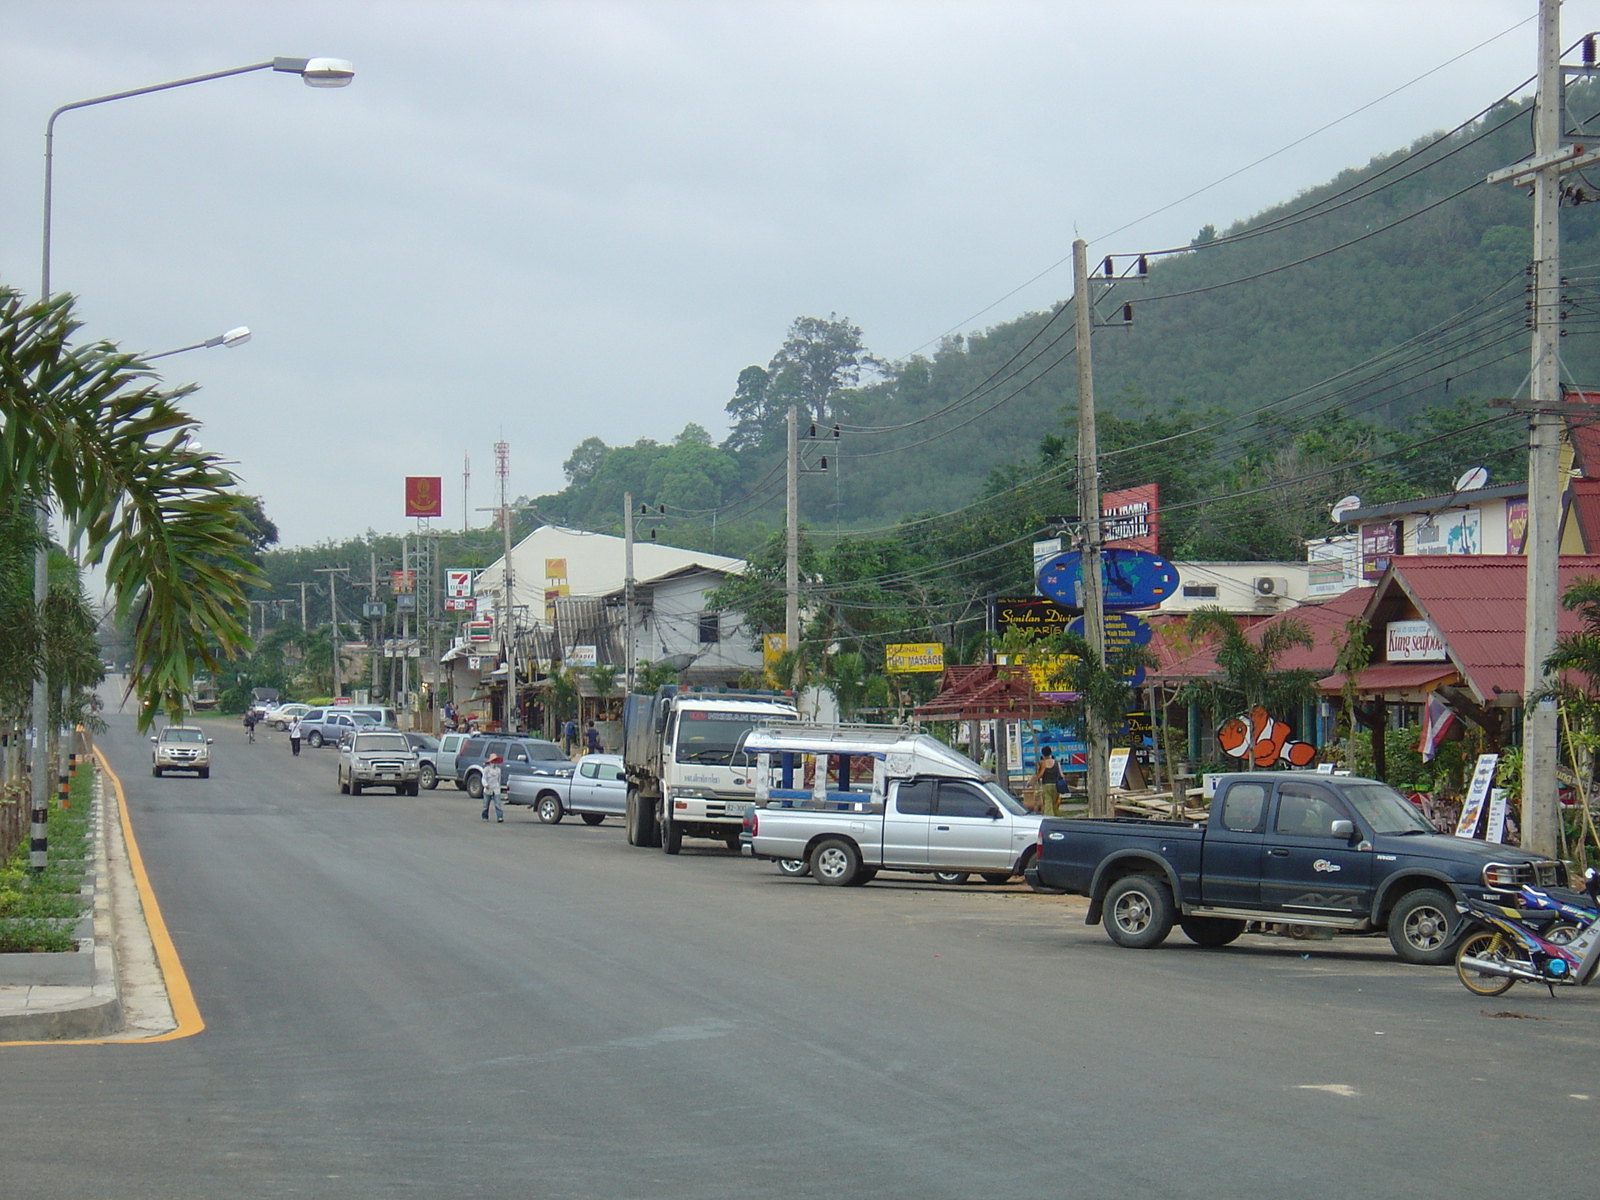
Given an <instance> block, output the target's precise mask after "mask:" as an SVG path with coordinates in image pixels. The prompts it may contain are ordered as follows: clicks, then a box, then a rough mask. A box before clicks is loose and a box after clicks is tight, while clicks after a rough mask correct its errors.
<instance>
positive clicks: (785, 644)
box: [761, 633, 789, 688]
mask: <svg viewBox="0 0 1600 1200" xmlns="http://www.w3.org/2000/svg"><path fill="white" fill-rule="evenodd" d="M788 649H789V635H788V634H784V633H764V634H762V635H761V667H762V674H764V675H765V676H766V678H767V686H768V687H770V688H776V687H780V686H782V685H781V683H780V681H779V679H778V659H780V658H782V657H783V655H784V653H785V652H786V651H787V650H788Z"/></svg>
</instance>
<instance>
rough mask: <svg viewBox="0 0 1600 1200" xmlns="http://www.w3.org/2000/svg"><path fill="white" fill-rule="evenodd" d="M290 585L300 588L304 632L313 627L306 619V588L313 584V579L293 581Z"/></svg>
mask: <svg viewBox="0 0 1600 1200" xmlns="http://www.w3.org/2000/svg"><path fill="white" fill-rule="evenodd" d="M289 586H290V587H297V588H299V589H300V632H301V633H304V632H305V631H306V630H308V629H310V628H311V626H310V624H309V623H308V622H307V621H306V589H307V588H308V587H310V586H311V580H309V579H306V580H301V581H300V582H299V583H291V584H290V585H289Z"/></svg>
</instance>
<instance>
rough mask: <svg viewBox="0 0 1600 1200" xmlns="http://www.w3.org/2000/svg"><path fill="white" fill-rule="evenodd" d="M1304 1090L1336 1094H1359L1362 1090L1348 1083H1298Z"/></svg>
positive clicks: (1300, 1088)
mask: <svg viewBox="0 0 1600 1200" xmlns="http://www.w3.org/2000/svg"><path fill="white" fill-rule="evenodd" d="M1298 1090H1300V1091H1302V1092H1332V1093H1333V1094H1334V1095H1335V1096H1359V1095H1361V1093H1360V1092H1358V1091H1356V1090H1355V1088H1353V1087H1351V1086H1350V1085H1349V1084H1348V1083H1302V1084H1299V1085H1298Z"/></svg>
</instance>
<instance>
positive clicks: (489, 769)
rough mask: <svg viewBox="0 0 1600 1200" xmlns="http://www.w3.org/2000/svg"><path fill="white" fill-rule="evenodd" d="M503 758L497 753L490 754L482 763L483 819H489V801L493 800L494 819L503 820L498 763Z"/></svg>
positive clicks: (504, 816)
mask: <svg viewBox="0 0 1600 1200" xmlns="http://www.w3.org/2000/svg"><path fill="white" fill-rule="evenodd" d="M504 761H505V759H503V758H501V757H500V756H499V755H498V754H491V755H490V756H489V761H488V762H486V763H484V764H483V819H484V820H485V821H487V820H488V819H489V803H490V801H493V802H494V819H495V820H496V821H504V820H505V819H506V810H505V809H504V808H502V807H501V806H500V764H501V763H502V762H504Z"/></svg>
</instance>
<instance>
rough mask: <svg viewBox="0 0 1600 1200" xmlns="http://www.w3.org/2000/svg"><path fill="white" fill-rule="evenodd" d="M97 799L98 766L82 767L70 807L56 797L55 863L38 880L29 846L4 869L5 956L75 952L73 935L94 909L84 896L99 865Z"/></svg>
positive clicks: (0, 893)
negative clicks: (94, 841)
mask: <svg viewBox="0 0 1600 1200" xmlns="http://www.w3.org/2000/svg"><path fill="white" fill-rule="evenodd" d="M93 795H94V764H93V763H92V762H90V761H83V762H80V763H79V764H78V770H77V773H76V774H75V775H74V776H73V779H72V786H71V791H70V792H69V807H67V808H64V809H63V808H58V807H57V806H56V803H55V798H54V796H52V797H51V803H50V809H49V818H48V826H47V828H48V833H49V838H50V842H49V846H50V852H49V853H50V857H49V864H48V865H47V866H46V867H45V869H44V870H43V871H42V872H40V873H39V874H37V875H34V874H32V873H31V872H30V870H29V868H28V845H27V843H26V842H24V843H23V844H22V845H21V846H18V847H17V849H16V852H15V853H14V854H12V856H11V858H10V859H9V860H7V861H6V862H5V863H4V864H3V865H0V954H18V953H30V952H44V951H60V950H72V949H74V948H75V946H76V943H75V942H74V941H73V937H72V931H73V928H74V927H75V926H76V925H77V923H78V921H79V920H81V919H82V917H83V913H84V911H85V909H86V908H87V907H88V906H87V904H86V902H85V897H83V896H81V895H80V894H79V890H80V889H81V888H82V886H83V878H84V876H85V875H86V874H88V872H89V871H90V869H91V868H92V865H93V860H94V855H93V851H92V849H91V847H90V845H89V805H90V801H91V800H92V798H93Z"/></svg>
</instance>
